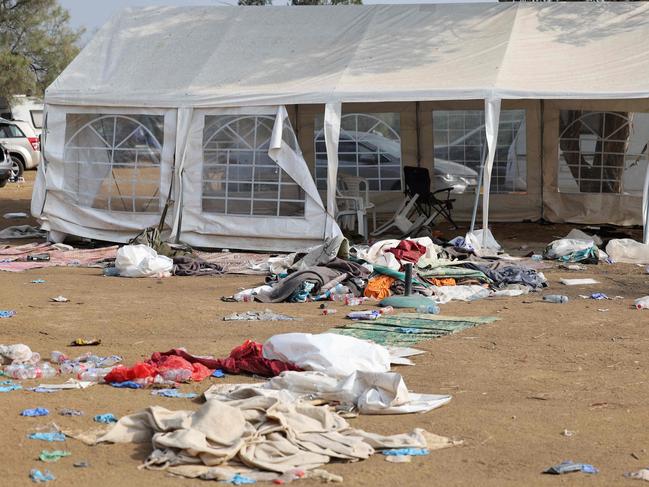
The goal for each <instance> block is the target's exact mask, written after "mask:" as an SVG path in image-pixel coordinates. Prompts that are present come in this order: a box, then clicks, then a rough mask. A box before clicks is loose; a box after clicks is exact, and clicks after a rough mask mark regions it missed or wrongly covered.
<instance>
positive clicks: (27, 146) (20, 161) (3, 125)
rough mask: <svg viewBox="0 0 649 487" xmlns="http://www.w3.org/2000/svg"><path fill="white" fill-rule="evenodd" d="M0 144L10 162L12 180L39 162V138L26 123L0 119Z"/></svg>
mask: <svg viewBox="0 0 649 487" xmlns="http://www.w3.org/2000/svg"><path fill="white" fill-rule="evenodd" d="M0 144H2V145H4V146H5V147H6V148H7V150H8V151H9V154H10V156H11V160H12V163H13V165H12V175H11V177H12V179H18V178H19V177H21V176H22V175H23V172H24V171H25V169H32V168H35V167H36V166H38V164H39V163H40V162H41V143H40V138H39V137H38V135H36V133H34V130H33V129H32V128H31V126H30V125H29V124H28V123H27V122H22V121H20V120H7V119H5V118H0Z"/></svg>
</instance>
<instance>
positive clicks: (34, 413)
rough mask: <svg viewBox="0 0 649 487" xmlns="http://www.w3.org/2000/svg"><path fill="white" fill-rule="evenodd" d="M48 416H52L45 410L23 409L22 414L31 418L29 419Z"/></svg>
mask: <svg viewBox="0 0 649 487" xmlns="http://www.w3.org/2000/svg"><path fill="white" fill-rule="evenodd" d="M48 414H50V412H49V410H47V409H45V408H33V409H23V410H22V411H21V412H20V415H21V416H29V417H36V416H47V415H48Z"/></svg>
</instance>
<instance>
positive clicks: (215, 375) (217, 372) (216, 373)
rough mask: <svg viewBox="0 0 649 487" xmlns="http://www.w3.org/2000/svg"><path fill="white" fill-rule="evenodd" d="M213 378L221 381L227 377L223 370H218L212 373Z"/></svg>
mask: <svg viewBox="0 0 649 487" xmlns="http://www.w3.org/2000/svg"><path fill="white" fill-rule="evenodd" d="M212 377H216V378H217V379H220V378H222V377H225V374H224V373H223V371H222V370H221V369H216V370H215V371H214V372H213V373H212Z"/></svg>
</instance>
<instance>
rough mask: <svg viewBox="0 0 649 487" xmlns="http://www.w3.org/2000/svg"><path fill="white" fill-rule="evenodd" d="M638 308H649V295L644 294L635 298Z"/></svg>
mask: <svg viewBox="0 0 649 487" xmlns="http://www.w3.org/2000/svg"><path fill="white" fill-rule="evenodd" d="M634 304H635V307H636V309H647V308H649V296H644V297H642V298H638V299H636V300H635V303H634Z"/></svg>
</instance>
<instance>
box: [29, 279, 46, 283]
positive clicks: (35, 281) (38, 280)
mask: <svg viewBox="0 0 649 487" xmlns="http://www.w3.org/2000/svg"><path fill="white" fill-rule="evenodd" d="M32 284H45V279H34V280H33V281H32Z"/></svg>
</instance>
